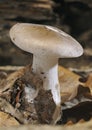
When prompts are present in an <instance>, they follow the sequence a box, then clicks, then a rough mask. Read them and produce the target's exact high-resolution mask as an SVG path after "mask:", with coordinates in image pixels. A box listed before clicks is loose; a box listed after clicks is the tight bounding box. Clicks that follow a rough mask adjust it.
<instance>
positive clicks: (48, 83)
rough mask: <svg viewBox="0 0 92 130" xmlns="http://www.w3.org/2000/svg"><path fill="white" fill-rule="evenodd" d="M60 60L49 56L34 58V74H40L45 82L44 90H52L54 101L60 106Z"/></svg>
mask: <svg viewBox="0 0 92 130" xmlns="http://www.w3.org/2000/svg"><path fill="white" fill-rule="evenodd" d="M57 63H58V59H57V58H55V57H54V58H53V60H52V57H49V56H48V57H47V56H42V57H41V56H40V57H38V56H34V57H33V65H32V69H33V72H34V73H36V74H38V75H39V76H40V77H41V79H42V80H43V88H44V89H45V90H51V92H52V95H53V100H54V102H55V104H56V105H59V106H60V103H61V98H60V85H59V80H58V64H57Z"/></svg>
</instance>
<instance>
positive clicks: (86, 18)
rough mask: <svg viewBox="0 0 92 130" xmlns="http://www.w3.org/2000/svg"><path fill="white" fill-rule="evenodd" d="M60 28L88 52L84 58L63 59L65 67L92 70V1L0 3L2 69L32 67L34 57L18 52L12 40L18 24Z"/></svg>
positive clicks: (14, 0)
mask: <svg viewBox="0 0 92 130" xmlns="http://www.w3.org/2000/svg"><path fill="white" fill-rule="evenodd" d="M18 22H26V23H37V24H46V25H52V26H55V27H58V28H60V29H62V30H63V31H65V32H66V33H68V34H70V35H71V36H73V37H74V38H75V39H76V40H77V41H79V42H80V44H81V45H82V46H83V48H84V55H83V56H81V57H80V58H73V59H61V60H59V64H62V65H63V66H65V67H72V68H78V69H79V68H83V69H89V68H91V67H92V62H91V61H92V0H0V66H6V65H14V66H15V65H16V66H21V65H22V66H23V65H27V64H29V63H32V54H28V53H25V52H23V51H21V50H20V49H19V48H17V47H16V46H15V45H14V44H13V43H12V42H11V41H10V38H9V30H10V28H11V27H12V26H13V25H14V24H16V23H18Z"/></svg>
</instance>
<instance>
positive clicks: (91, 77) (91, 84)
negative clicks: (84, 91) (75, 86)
mask: <svg viewBox="0 0 92 130" xmlns="http://www.w3.org/2000/svg"><path fill="white" fill-rule="evenodd" d="M85 86H87V87H89V89H90V91H91V94H92V73H90V74H89V75H88V78H87V81H86V83H85Z"/></svg>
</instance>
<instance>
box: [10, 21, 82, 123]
mask: <svg viewBox="0 0 92 130" xmlns="http://www.w3.org/2000/svg"><path fill="white" fill-rule="evenodd" d="M10 37H11V40H12V41H13V42H14V43H15V44H16V45H17V46H18V47H19V48H21V49H22V50H24V51H27V52H30V53H33V64H32V69H33V72H34V73H36V74H38V75H39V76H40V77H41V79H42V80H43V88H44V89H45V90H51V92H52V95H53V100H54V102H55V104H56V106H57V107H56V110H55V113H54V114H53V122H56V121H57V120H58V119H59V117H60V111H61V110H60V109H61V107H60V106H61V105H60V104H61V97H60V85H59V79H58V59H59V58H71V57H79V56H81V55H82V54H83V49H82V47H81V45H80V44H79V43H78V42H77V41H76V40H75V39H73V38H72V37H71V36H70V35H68V34H66V33H65V32H63V31H61V30H59V29H57V28H55V27H52V26H47V25H38V24H28V23H18V24H16V25H14V26H13V27H12V28H11V30H10ZM61 87H62V86H61Z"/></svg>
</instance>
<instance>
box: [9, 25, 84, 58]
mask: <svg viewBox="0 0 92 130" xmlns="http://www.w3.org/2000/svg"><path fill="white" fill-rule="evenodd" d="M10 37H11V40H12V41H13V42H14V43H15V44H16V45H17V46H18V47H19V48H21V49H22V50H25V51H27V52H30V53H33V54H36V55H38V54H39V55H42V54H43V55H46V54H49V55H51V56H53V55H54V56H55V57H57V58H68V57H70V58H71V57H79V56H81V55H82V54H83V48H82V47H81V45H80V44H79V43H78V42H77V41H76V40H75V39H74V38H72V37H71V36H70V35H68V34H66V33H65V32H63V31H61V30H59V29H57V28H55V27H52V26H46V25H38V24H28V23H18V24H16V25H14V26H13V27H12V28H11V30H10Z"/></svg>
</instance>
